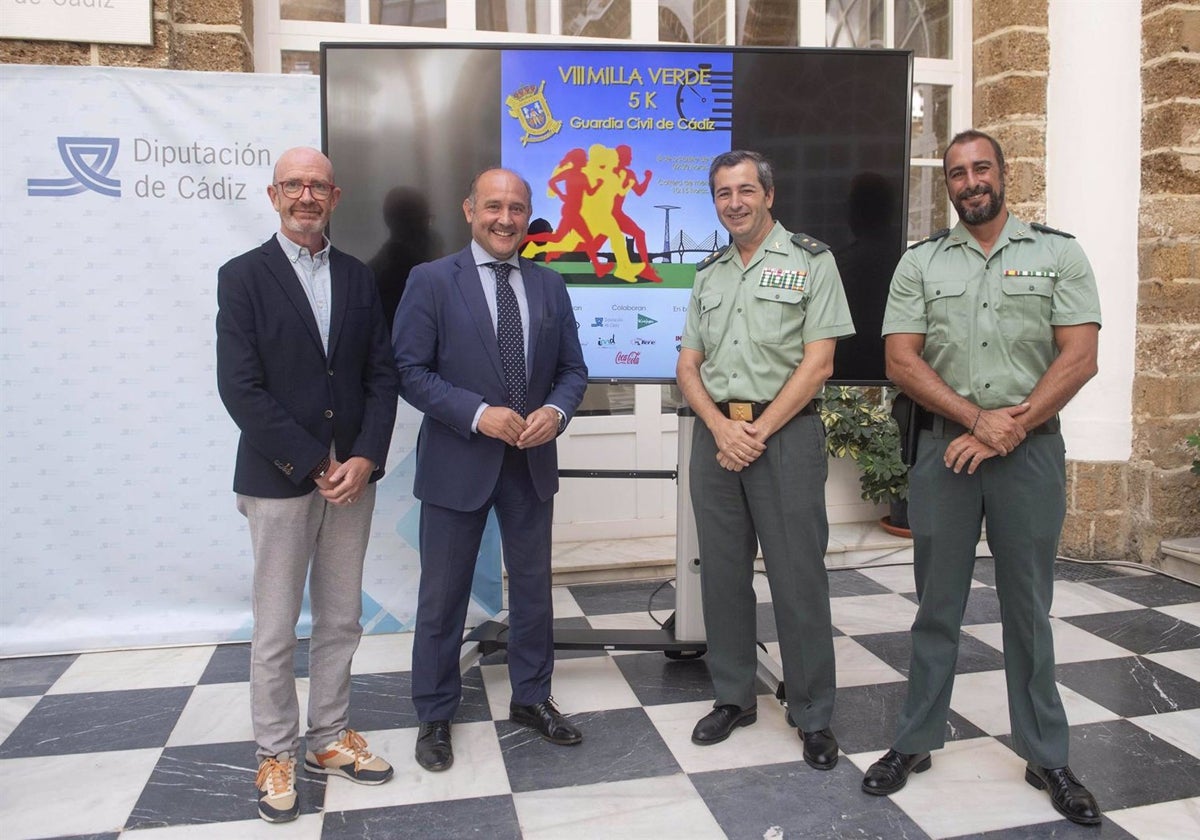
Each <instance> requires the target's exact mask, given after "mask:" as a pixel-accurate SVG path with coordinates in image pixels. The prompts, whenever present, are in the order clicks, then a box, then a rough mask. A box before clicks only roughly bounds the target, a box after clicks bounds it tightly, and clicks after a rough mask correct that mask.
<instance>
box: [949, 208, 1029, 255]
mask: <svg viewBox="0 0 1200 840" xmlns="http://www.w3.org/2000/svg"><path fill="white" fill-rule="evenodd" d="M1032 238H1033V236H1032V234H1030V232H1029V225H1028V224H1026V223H1025V222H1023V221H1021V220H1020V219H1018V218H1017V217H1016V216H1015V215H1014V214H1013V213H1012V211H1009V214H1008V218H1007V219H1005V220H1004V227H1003V228H1001V230H1000V235H999V236H998V237H996V244H995V245H994V246H992V253H995V252H996V251H997V250H998V249H999V248H1000V246H1001V245H1003V244H1004V243H1006V242H1011V241H1012V240H1014V239H1032ZM972 244H974V245H976V246H978V243H976V241H975V237H974V236H972V235H971V231H969V230H967V226H966V225H964V224H963V223H962V220H961V219H959V221H958V223H957V224H955V225H954V227H953V228H951V229H950V234H949V235H948V236H947V237H946V239H945V241H944V242H943V243H942V248H953V247H955V246H956V245H972Z"/></svg>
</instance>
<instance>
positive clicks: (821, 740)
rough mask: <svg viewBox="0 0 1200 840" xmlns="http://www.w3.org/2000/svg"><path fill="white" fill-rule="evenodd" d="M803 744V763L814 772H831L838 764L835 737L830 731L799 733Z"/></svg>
mask: <svg viewBox="0 0 1200 840" xmlns="http://www.w3.org/2000/svg"><path fill="white" fill-rule="evenodd" d="M800 740H801V741H803V742H804V763H805V764H807V765H808V766H809V767H811V768H813V769H814V770H832V769H833V768H834V767H836V766H837V763H838V742H837V736H836V735H834V734H833V730H832V729H820V730H818V731H816V732H804V731H803V730H802V731H801V732H800Z"/></svg>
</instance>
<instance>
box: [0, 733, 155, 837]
mask: <svg viewBox="0 0 1200 840" xmlns="http://www.w3.org/2000/svg"><path fill="white" fill-rule="evenodd" d="M161 752H162V751H161V750H158V749H148V750H122V751H119V752H98V753H81V754H78V755H51V756H37V757H34V758H10V759H6V760H4V761H0V790H3V791H4V796H3V801H4V802H6V803H15V802H19V803H21V805H20V807H19V808H14V807H12V806H11V805H8V806H6V807H5V808H4V809H3V811H4V836H6V837H22V838H34V837H58V836H62V835H70V834H100V833H102V832H107V831H120V830H121V829H122V828H123V827H124V825H125V821H126V820H128V819H129V814H130V813H131V812H132V811H133V806H134V805H136V804H137V801H138V797H139V796H141V793H142V789H143V788H145V787H146V782H147V781H149V779H150V774H151V772H153V770H154V765H155V763H156V762H157V761H158V757H159V755H160V754H161ZM64 786H66V787H64Z"/></svg>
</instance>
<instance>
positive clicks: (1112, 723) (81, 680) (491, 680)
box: [0, 549, 1200, 840]
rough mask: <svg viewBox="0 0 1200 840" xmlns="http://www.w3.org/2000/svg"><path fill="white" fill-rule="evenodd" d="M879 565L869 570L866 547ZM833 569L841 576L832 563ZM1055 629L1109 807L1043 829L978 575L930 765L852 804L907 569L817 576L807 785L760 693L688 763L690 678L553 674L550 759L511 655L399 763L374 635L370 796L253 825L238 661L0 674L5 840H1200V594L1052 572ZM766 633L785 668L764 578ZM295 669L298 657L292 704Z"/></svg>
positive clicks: (608, 611) (1113, 571) (34, 667)
mask: <svg viewBox="0 0 1200 840" xmlns="http://www.w3.org/2000/svg"><path fill="white" fill-rule="evenodd" d="M880 550H881V551H882V550H883V549H880ZM831 565H833V566H836V565H837V564H833V563H831ZM1056 571H1057V583H1056V590H1055V600H1054V607H1053V616H1054V625H1055V634H1056V636H1055V643H1056V650H1057V654H1058V662H1059V664H1058V682H1059V685H1060V689H1061V692H1062V696H1063V701H1064V703H1065V705H1066V707H1067V713H1068V716H1069V718H1070V720H1071V723H1072V728H1071V756H1072V758H1071V763H1072V766H1073V767H1074V769H1075V770H1076V772H1077V773H1078V774H1079V775H1080V776H1081V777H1082V779H1083V780H1084V781H1085V782H1086V783H1087V784H1088V785H1089V786H1090V788H1091V790H1092V791H1093V792H1094V793H1095V794H1096V797H1097V799H1098V800H1099V802H1100V804H1101V806H1102V807H1103V808H1104V810H1105V819H1104V822H1103V824H1102V825H1101V826H1099V827H1094V828H1084V827H1081V826H1076V825H1073V824H1071V823H1068V822H1066V821H1065V820H1063V819H1061V818H1060V817H1059V816H1058V815H1057V814H1056V813H1055V812H1054V811H1053V810H1052V808H1051V807H1050V803H1049V800H1048V798H1047V797H1046V795H1045V794H1044V793H1042V792H1039V791H1036V790H1034V789H1033V788H1032V787H1030V786H1029V785H1027V784H1026V783H1025V781H1024V780H1023V765H1022V762H1021V760H1020V759H1019V758H1018V757H1017V756H1016V755H1015V754H1014V753H1013V752H1012V751H1011V749H1010V736H1009V724H1008V715H1007V711H1006V709H1005V700H1004V687H1003V686H1004V677H1003V671H1002V667H1003V655H1002V653H1001V651H1000V625H999V624H998V621H999V604H998V601H997V599H996V594H995V590H994V589H993V585H994V580H995V577H994V569H993V566H992V561H991V560H987V559H981V560H979V561H978V562H977V564H976V569H975V581H976V585H975V588H974V589H973V591H972V596H971V599H970V602H969V604H968V606H967V614H966V622H965V629H964V634H963V638H962V645H961V650H960V657H959V674H960V676H959V678H958V680H957V682H956V685H955V691H954V699H953V702H952V713H951V716H950V720H949V723H948V726H947V745H946V747H945V748H944V749H942V750H940V751H938V752H936V753H934V759H933V767H932V769H931V770H930V771H929V772H927V773H923V774H921V775H920V776H915V777H913V779H912V780H911V781H910V783H909V785H908V786H907V787H906V788H905V789H904V790H903V791H901V792H900V793H898V794H896V795H894V796H892V797H881V798H876V797H871V796H866V795H864V794H862V793H861V792H860V790H859V782H860V780H861V776H862V772H863V770H864V769H865V768H866V767H867V766H868V765H869V764H870V763H871V762H872V761H873V760H874V759H875V758H877V757H878V756H879V754H880V753H882V752H883V751H884V750H885V749H887V747H888V745H889V739H890V736H891V732H892V727H893V723H894V721H895V718H896V713H897V710H898V708H899V706H900V703H901V702H902V698H903V694H904V677H905V672H906V670H907V667H908V644H909V643H908V633H907V630H908V626H909V624H910V622H911V620H912V617H913V614H914V612H915V610H916V604H915V596H914V594H913V585H912V569H911V567H910V566H906V565H877V566H872V567H868V568H846V567H841V568H832V569H831V571H830V575H829V577H830V584H831V590H832V599H833V600H832V603H833V618H834V625H835V635H836V638H835V640H834V641H835V647H836V652H837V657H838V684H839V691H838V700H837V707H836V713H835V717H834V721H833V727H834V729H835V731H836V732H837V734H838V736H839V739H840V742H841V748H842V759H841V761H840V762H839V764H838V765H837V767H836V768H835V769H834V770H832V771H829V772H824V773H822V772H818V771H815V770H811V769H809V768H808V767H807V766H806V765H805V764H804V762H803V761H802V760H801V745H800V741H799V739H798V738H797V737H796V733H795V730H792V729H790V728H789V727H788V725H787V721H786V714H785V709H784V708H782V707H781V706H780V704H779V703H778V702H777V701H776V700H775V699H774V697H773V695H771V694H770V693H769V692H768V691H767V689H766V687H765V686H764V688H763V693H762V694H761V696H760V697H759V707H758V708H759V717H758V722H757V724H755V725H754V726H750V727H747V728H744V729H739V730H737V731H736V732H735V733H734V734H733V735H732V737H730V738H729V740H727V741H725V742H724V743H721V744H717V745H713V746H709V747H697V746H695V745H693V744H692V743H691V741H690V739H689V735H690V732H691V728H692V725H693V724H694V723H695V721H696V720H697V719H699V718H700V717H701V716H702V715H704V714H705V713H706V712H707V711H708V709H709V708H710V707H711V702H712V700H711V698H712V694H711V687H710V683H709V676H708V671H707V666H706V663H705V660H704V659H703V658H699V659H693V660H687V661H680V660H672V659H668V658H666V657H664V656H663V655H662V654H660V653H646V652H607V651H574V652H562V653H561V655H560V658H559V661H558V664H557V667H556V672H555V678H554V695H555V698H556V700H557V701H558V704H559V706H560V707H561V708H562V709H563V710H564V711H565V712H566V713H568V714H570V715H571V716H572V719H573V720H574V721H575V722H576V723H577V724H578V725H579V726H580V727H581V728H582V730H583V732H584V742H583V743H582V744H581V745H579V746H576V747H555V746H551V745H550V744H548V743H546V742H544V741H542V740H540V739H538V738H536V737H531V736H530V735H529V734H528V733H527V732H526V731H524V730H522V729H519V728H518V727H516V726H514V725H512V724H511V723H509V722H508V721H507V720H506V713H507V703H508V698H509V689H508V684H507V669H506V665H505V660H504V654H503V653H502V652H501V653H494V654H491V655H490V656H489V657H486V658H484V659H483V660H481V661H479V662H478V663H477V664H474V665H473V666H472V667H471V668H470V670H469V671H468V672H467V674H466V678H465V685H466V689H465V696H464V702H463V705H462V708H461V710H460V712H459V715H458V719H457V720H456V722H455V727H454V743H455V749H456V762H455V764H454V767H453V768H452V769H451V770H450V771H448V772H446V773H442V774H431V773H426V772H424V771H422V770H421V769H420V768H418V767H417V766H416V764H415V763H414V762H413V760H412V758H411V756H412V751H413V744H414V741H415V737H416V724H417V721H416V718H415V715H414V712H413V709H412V705H411V703H410V701H409V685H410V654H411V636H409V635H407V634H398V635H382V636H369V637H366V638H364V639H363V642H362V645H361V646H360V648H359V651H358V654H357V656H356V657H355V660H354V669H353V670H354V678H353V698H352V702H353V709H352V718H351V720H352V725H353V726H354V727H355V728H357V729H359V730H360V731H362V732H363V733H364V734H365V736H366V737H367V738H368V740H369V741H370V744H371V746H372V747H373V748H374V749H375V750H376V751H377V752H379V753H380V754H382V755H384V756H386V757H388V758H389V759H390V760H391V761H392V762H393V763H394V764H395V765H396V777H395V778H394V779H393V780H392V781H391V782H390V783H388V784H386V785H383V786H381V787H362V786H358V785H354V784H351V783H349V782H347V781H345V780H342V779H332V780H328V781H326V779H325V778H324V777H319V778H315V777H309V776H306V775H305V774H304V773H303V771H301V772H300V774H299V784H298V788H299V793H300V797H301V801H302V803H303V808H302V815H301V817H300V818H299V819H298V820H296V821H295V822H293V823H289V824H286V825H268V824H267V823H264V822H262V821H261V820H259V819H257V817H256V811H255V796H254V790H253V779H254V765H255V760H254V744H253V739H252V735H251V728H250V716H249V709H248V689H247V679H248V671H249V651H248V648H247V647H246V646H245V645H226V646H220V647H213V646H197V647H182V648H171V649H156V650H135V651H120V652H111V653H93V654H84V655H69V656H50V657H40V658H30V659H10V660H3V661H0V836H2V837H4V838H8V840H19V838H42V837H58V838H65V837H72V838H92V839H93V840H99V838H106V840H107V839H108V838H118V837H120V838H122V840H129V838H135V839H136V840H177V839H178V840H184V839H185V838H195V839H196V840H203V839H204V838H212V840H216V838H221V840H226V838H234V839H235V840H239V838H268V837H269V838H279V839H280V840H282V838H312V840H316V838H327V839H328V840H332V838H364V840H365V838H410V837H412V838H439V839H440V838H460V837H463V838H466V837H471V838H486V840H493V838H527V840H532V838H569V840H584V839H585V838H653V840H663V838H689V840H703V838H721V837H730V838H747V839H748V840H749V838H754V839H755V840H763V838H766V839H767V840H785V839H787V840H790V838H888V840H890V839H891V838H946V837H972V838H1014V839H1015V838H1040V837H1065V838H1125V837H1138V838H1164V840H1179V838H1187V837H1200V589H1198V588H1196V587H1194V586H1191V585H1189V584H1185V583H1181V582H1177V581H1174V580H1171V579H1169V578H1164V577H1161V576H1157V575H1152V574H1148V573H1144V572H1130V571H1129V570H1126V569H1118V568H1114V567H1108V566H1080V565H1074V564H1068V563H1060V564H1059V565H1058V568H1057V570H1056ZM662 583H663V581H661V580H639V581H630V582H625V583H599V584H579V585H572V586H561V587H557V588H556V589H555V602H556V615H557V619H556V620H557V622H558V624H559V625H560V626H562V627H564V628H568V627H569V628H584V627H592V628H601V629H614V628H653V627H656V626H657V625H656V623H655V620H656V619H657V620H658V621H662V620H663V619H665V618H666V617H667V616H668V615H669V614H670V612H671V609H672V607H673V603H674V590H673V588H672V587H671V586H670V585H666V586H662V587H661V588H660V584H662ZM757 583H758V585H757V586H756V589H757V591H758V592H759V600H760V618H759V626H760V637H761V639H762V642H763V644H764V646H765V648H766V651H767V652H768V653H769V654H770V655H772V656H774V657H776V658H777V657H778V646H777V645H776V643H775V639H776V636H775V629H774V621H773V618H772V614H771V607H770V603H769V600H770V596H769V593H768V590H767V587H766V585H765V583H766V582H765V579H762V578H761V577H760V578H759V579H758V581H757ZM306 654H307V647H306V645H304V644H301V646H300V649H299V651H298V654H297V657H296V664H297V672H298V674H299V685H300V691H301V695H302V697H301V702H302V703H303V702H304V697H303V695H304V693H305V691H306V688H307V678H306V677H307V655H306Z"/></svg>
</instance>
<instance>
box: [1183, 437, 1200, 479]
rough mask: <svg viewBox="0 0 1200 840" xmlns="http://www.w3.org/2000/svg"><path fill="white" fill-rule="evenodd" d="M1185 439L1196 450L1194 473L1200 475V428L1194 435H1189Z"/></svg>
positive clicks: (1193, 463) (1193, 464) (1193, 462)
mask: <svg viewBox="0 0 1200 840" xmlns="http://www.w3.org/2000/svg"><path fill="white" fill-rule="evenodd" d="M1184 440H1185V441H1187V445H1188V446H1189V447H1190V448H1192V449H1195V450H1196V455H1194V456H1193V457H1192V475H1200V430H1198V431H1197V432H1196V433H1195V434H1194V435H1188V436H1187V437H1186V438H1184Z"/></svg>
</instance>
